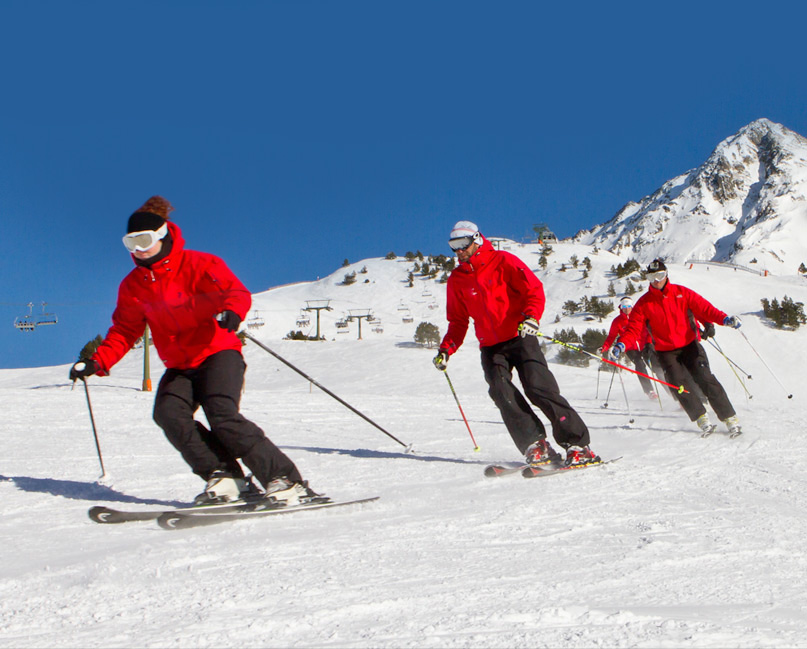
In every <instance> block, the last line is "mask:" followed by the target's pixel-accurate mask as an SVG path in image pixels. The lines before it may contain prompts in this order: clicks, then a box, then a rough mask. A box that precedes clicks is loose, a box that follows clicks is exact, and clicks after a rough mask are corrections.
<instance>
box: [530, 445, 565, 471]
mask: <svg viewBox="0 0 807 649" xmlns="http://www.w3.org/2000/svg"><path fill="white" fill-rule="evenodd" d="M525 460H526V462H527V464H529V465H530V466H544V465H547V464H560V463H561V456H560V453H558V452H557V451H556V450H555V449H554V448H552V445H551V444H550V443H549V442H547V441H546V438H544V439H539V440H538V441H537V442H535V443H533V444H530V446H529V448H527V453H526V456H525Z"/></svg>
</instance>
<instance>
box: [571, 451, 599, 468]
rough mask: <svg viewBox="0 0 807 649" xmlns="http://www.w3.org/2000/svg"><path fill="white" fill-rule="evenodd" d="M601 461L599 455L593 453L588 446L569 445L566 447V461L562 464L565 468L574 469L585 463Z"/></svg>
mask: <svg viewBox="0 0 807 649" xmlns="http://www.w3.org/2000/svg"><path fill="white" fill-rule="evenodd" d="M599 462H602V460H601V459H600V456H599V455H595V454H594V451H592V450H591V449H590V448H589V447H588V446H569V447H568V448H567V449H566V461H565V462H564V463H563V466H564V467H565V468H567V469H576V468H579V467H582V466H585V465H586V464H597V463H599Z"/></svg>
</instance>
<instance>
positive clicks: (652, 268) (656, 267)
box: [647, 259, 667, 273]
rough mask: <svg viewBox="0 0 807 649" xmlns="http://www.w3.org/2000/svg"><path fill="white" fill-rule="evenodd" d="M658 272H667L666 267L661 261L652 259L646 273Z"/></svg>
mask: <svg viewBox="0 0 807 649" xmlns="http://www.w3.org/2000/svg"><path fill="white" fill-rule="evenodd" d="M660 270H667V267H666V266H665V265H664V262H663V261H661V259H654V260H653V261H651V262H650V265H649V266H648V267H647V272H648V273H657V272H659V271H660Z"/></svg>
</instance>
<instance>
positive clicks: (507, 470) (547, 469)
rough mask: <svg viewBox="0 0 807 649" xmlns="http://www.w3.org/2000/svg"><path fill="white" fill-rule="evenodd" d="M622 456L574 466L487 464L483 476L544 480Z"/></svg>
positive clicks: (607, 462)
mask: <svg viewBox="0 0 807 649" xmlns="http://www.w3.org/2000/svg"><path fill="white" fill-rule="evenodd" d="M621 459H622V456H620V457H615V458H613V459H611V460H600V461H599V462H589V463H588V464H579V465H576V466H568V467H567V466H562V465H559V464H552V463H550V464H538V465H535V464H519V465H516V466H511V465H506V464H504V465H503V464H489V465H488V466H486V467H485V475H486V476H487V477H488V478H499V477H503V476H508V475H513V474H516V473H520V474H521V475H522V477H524V478H546V477H548V476H552V475H558V474H561V473H577V472H579V471H583V470H584V469H591V468H594V467H598V466H603V465H605V464H611V463H612V462H616V461H617V460H621Z"/></svg>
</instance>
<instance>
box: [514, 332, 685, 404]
mask: <svg viewBox="0 0 807 649" xmlns="http://www.w3.org/2000/svg"><path fill="white" fill-rule="evenodd" d="M530 335H532V334H530ZM535 335H536V336H539V337H541V338H546V339H547V340H548V341H550V342H553V343H555V344H556V345H562V346H563V347H568V348H569V349H573V350H575V351H577V352H580V353H581V354H586V355H587V356H591V358H596V359H597V360H600V361H603V362H605V363H608V364H609V365H613V366H614V367H618V368H619V369H622V370H628V372H633V373H634V374H638V375H639V376H644V377H645V378H648V379H650V380H651V381H656V382H657V383H661V384H663V385H666V386H668V387H671V388H674V389H675V390H677V391H678V392H679V394H680V393H684V392H687V393H688V392H689V390H687V389H685V388H684V386H683V385H681V386H678V385H673V384H672V383H667V382H666V381H662V380H661V379H657V378H655V377H653V376H650V375H648V374H645V373H644V372H639V371H637V370H632V369H631V368H629V367H625V366H624V365H620V364H619V363H616V362H614V361H612V360H610V359H608V358H605V356H597V354H592V353H591V352H589V351H586V350H585V349H583V348H582V347H578V346H576V345H571V344H569V343H565V342H563V341H562V340H558V339H556V338H552V336H547V335H546V334H542V333H541V332H540V331H539V332H538V333H536V334H535Z"/></svg>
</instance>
